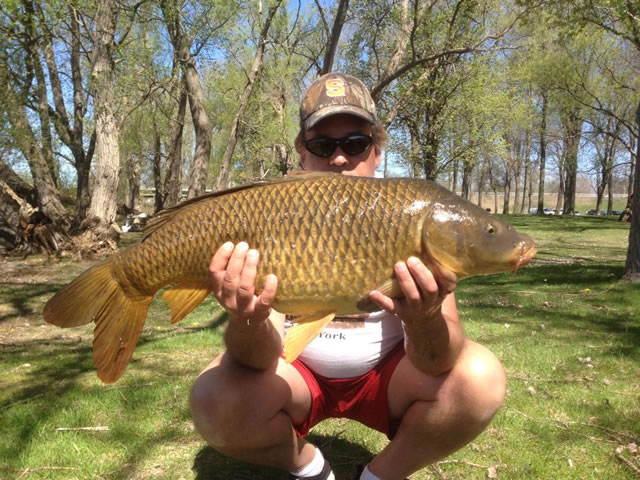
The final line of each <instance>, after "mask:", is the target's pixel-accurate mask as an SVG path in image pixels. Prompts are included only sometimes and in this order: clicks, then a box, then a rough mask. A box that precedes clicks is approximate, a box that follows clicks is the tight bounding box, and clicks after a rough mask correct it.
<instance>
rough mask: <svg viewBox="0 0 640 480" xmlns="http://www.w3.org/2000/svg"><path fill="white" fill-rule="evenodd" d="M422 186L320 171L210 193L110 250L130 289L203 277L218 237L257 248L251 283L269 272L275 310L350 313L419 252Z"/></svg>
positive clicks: (148, 290)
mask: <svg viewBox="0 0 640 480" xmlns="http://www.w3.org/2000/svg"><path fill="white" fill-rule="evenodd" d="M422 184H423V182H420V181H413V182H412V181H406V180H399V179H396V180H393V179H388V180H375V179H365V178H355V177H346V176H338V175H328V176H323V177H320V178H318V177H314V176H311V177H310V178H309V179H307V180H304V179H301V180H299V181H289V182H286V181H285V182H279V183H273V184H270V185H265V186H260V187H255V188H250V189H246V190H240V191H237V192H234V193H230V194H227V195H222V196H217V197H212V198H209V199H208V200H205V201H200V202H197V203H195V204H192V205H190V206H188V207H183V209H182V211H180V214H179V215H174V217H173V218H172V220H171V221H170V222H168V223H166V224H164V225H163V226H162V228H159V229H158V230H156V231H154V232H153V233H152V234H151V235H150V236H149V237H148V238H146V239H145V240H144V241H143V242H142V243H141V244H139V245H137V246H134V247H133V248H130V249H128V250H125V251H124V252H122V253H121V254H119V256H118V260H117V263H118V264H119V265H120V267H119V268H121V269H122V275H119V276H120V277H121V279H122V281H123V282H127V283H129V284H130V288H131V291H132V293H133V292H140V293H142V294H146V295H149V294H152V293H155V292H156V291H157V290H158V289H159V288H161V287H163V286H165V285H167V284H168V283H171V282H174V281H179V280H181V279H183V278H192V279H193V280H196V281H197V280H201V281H202V282H205V283H206V272H207V267H208V264H209V261H210V259H211V256H212V254H213V252H215V250H216V249H217V248H219V247H220V245H222V244H223V243H224V242H226V241H232V242H234V243H237V242H240V241H246V242H247V243H248V244H249V246H250V247H252V248H256V249H258V250H259V251H260V254H261V262H260V265H259V272H258V277H259V285H258V287H259V288H260V287H261V282H262V279H263V278H264V277H265V276H266V275H267V274H269V273H273V274H275V275H276V276H277V277H278V280H279V282H278V283H279V287H278V295H277V298H276V305H275V308H276V309H277V310H278V311H282V312H284V313H291V314H304V313H311V312H317V311H319V310H320V311H324V310H326V309H335V310H336V313H338V314H353V313H357V312H358V311H359V310H358V308H357V307H356V303H357V302H358V301H359V300H360V299H362V298H363V297H365V296H366V294H367V292H369V291H370V290H372V289H374V288H376V287H379V286H380V285H381V284H382V283H383V282H384V281H385V280H388V279H389V278H390V276H391V272H392V268H393V264H394V262H395V261H397V260H398V259H405V258H407V257H408V256H410V255H418V254H419V253H420V230H421V222H420V216H421V215H424V211H423V210H424V209H421V208H414V207H413V206H414V205H416V202H417V201H418V202H422V204H424V200H423V199H420V198H419V197H424V195H425V193H426V192H424V191H422V192H421V191H420V190H419V188H418V187H419V186H421V185H422Z"/></svg>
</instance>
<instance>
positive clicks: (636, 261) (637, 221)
mask: <svg viewBox="0 0 640 480" xmlns="http://www.w3.org/2000/svg"><path fill="white" fill-rule="evenodd" d="M636 127H637V129H636V132H637V133H636V161H635V163H636V168H635V173H634V177H633V192H634V194H633V200H632V203H631V227H630V229H629V248H628V250H627V261H626V263H625V266H624V273H623V275H622V277H623V278H624V279H627V280H632V281H635V282H640V102H639V103H638V107H637V109H636Z"/></svg>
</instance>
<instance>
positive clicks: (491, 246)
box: [422, 199, 537, 279]
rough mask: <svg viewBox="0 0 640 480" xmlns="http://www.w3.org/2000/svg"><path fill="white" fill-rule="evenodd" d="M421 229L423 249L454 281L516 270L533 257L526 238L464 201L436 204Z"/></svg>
mask: <svg viewBox="0 0 640 480" xmlns="http://www.w3.org/2000/svg"><path fill="white" fill-rule="evenodd" d="M431 213H432V214H431V215H429V216H428V217H427V218H426V219H425V221H424V224H423V227H422V242H423V250H425V251H426V253H427V257H428V258H429V259H430V260H432V262H433V263H436V264H437V265H438V266H439V267H441V268H444V269H446V270H448V271H450V272H452V273H454V274H455V275H456V276H457V278H459V279H461V278H465V277H471V276H473V275H485V274H490V273H500V272H508V271H513V272H514V273H515V272H517V271H518V269H519V268H520V267H522V266H524V265H526V264H527V263H529V261H530V260H531V258H533V256H534V255H535V254H536V251H537V250H536V247H535V244H534V242H533V240H532V239H531V237H529V236H528V235H526V234H524V233H519V232H517V231H516V229H515V228H514V227H513V226H511V225H509V224H508V223H506V222H503V221H502V220H500V219H499V218H497V217H495V216H493V215H491V214H490V213H488V212H486V211H485V210H483V209H481V208H479V207H477V206H476V205H473V204H471V203H469V202H467V201H466V200H462V199H459V200H455V201H451V202H448V203H447V204H445V203H435V204H434V206H433V210H432V212H431Z"/></svg>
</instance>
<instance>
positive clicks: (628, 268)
mask: <svg viewBox="0 0 640 480" xmlns="http://www.w3.org/2000/svg"><path fill="white" fill-rule="evenodd" d="M564 8H567V9H569V12H570V14H571V15H570V16H569V17H568V21H569V25H570V26H572V25H576V24H577V25H586V24H591V25H596V26H597V27H599V28H601V29H604V30H605V31H607V32H609V33H610V34H612V35H615V36H616V37H618V38H620V39H621V40H622V41H623V42H625V43H626V44H628V45H630V46H631V47H632V48H634V49H635V50H636V54H637V55H638V54H640V4H639V3H638V2H634V1H630V0H606V1H605V0H572V1H570V2H567V5H563V9H564ZM564 13H565V12H564V11H562V12H561V14H564ZM559 18H566V17H563V16H559ZM639 73H640V72H639ZM635 123H636V152H635V157H636V158H635V164H636V168H635V174H634V181H633V192H634V195H633V201H632V205H631V214H632V217H631V228H630V230H629V247H628V250H627V260H626V263H625V267H624V273H623V278H625V279H628V280H632V281H640V195H638V192H639V191H640V168H638V165H639V161H638V160H639V159H640V141H638V138H640V95H638V100H637V108H636V114H635Z"/></svg>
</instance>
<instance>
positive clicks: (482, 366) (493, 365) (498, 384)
mask: <svg viewBox="0 0 640 480" xmlns="http://www.w3.org/2000/svg"><path fill="white" fill-rule="evenodd" d="M451 373H452V374H453V378H452V380H453V381H454V385H453V386H452V388H453V392H454V395H455V396H456V397H457V400H458V401H459V402H460V405H461V406H462V408H464V409H465V411H466V412H467V413H468V414H469V415H472V416H473V417H474V419H475V420H476V421H479V422H481V423H488V422H489V421H490V420H491V418H493V416H494V415H495V413H496V412H497V411H498V409H499V408H500V407H501V406H502V403H503V401H504V397H505V392H506V378H505V374H504V368H503V367H502V364H501V363H500V361H499V360H498V359H497V358H496V356H495V355H494V354H493V353H492V352H491V351H490V350H488V349H487V348H485V347H483V346H482V345H479V344H477V343H475V342H471V341H467V342H466V344H465V346H464V348H463V350H462V352H461V357H460V359H459V361H458V364H457V365H456V366H455V367H454V370H453V371H452V372H451Z"/></svg>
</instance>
